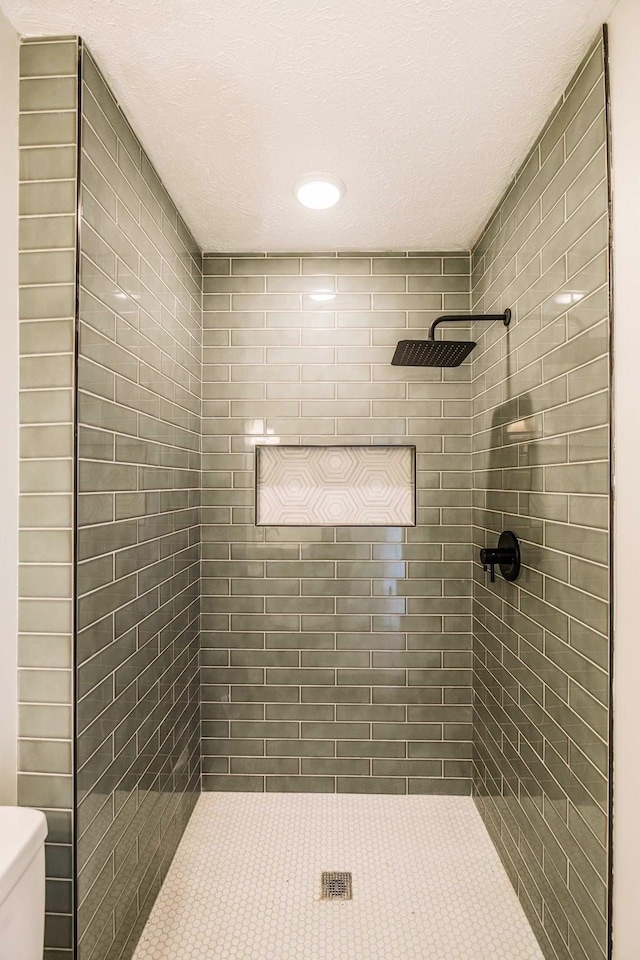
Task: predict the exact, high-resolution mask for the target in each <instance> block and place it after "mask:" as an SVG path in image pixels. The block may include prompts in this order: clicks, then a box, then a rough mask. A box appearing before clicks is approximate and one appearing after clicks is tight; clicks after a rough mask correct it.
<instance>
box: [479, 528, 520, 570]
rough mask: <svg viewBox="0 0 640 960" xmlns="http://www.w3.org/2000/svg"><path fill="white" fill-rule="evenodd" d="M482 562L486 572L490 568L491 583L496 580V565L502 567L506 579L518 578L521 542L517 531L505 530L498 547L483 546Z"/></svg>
mask: <svg viewBox="0 0 640 960" xmlns="http://www.w3.org/2000/svg"><path fill="white" fill-rule="evenodd" d="M480 563H481V564H482V567H483V569H484V570H485V572H486V571H487V570H489V572H490V577H491V583H495V582H496V570H495V568H496V566H499V567H500V573H501V574H502V576H503V577H504V579H505V580H511V581H513V580H517V579H518V576H519V574H520V544H519V543H518V538H517V537H516V535H515V533H512V532H511V530H503V531H502V533H501V534H500V537H499V538H498V546H497V547H483V548H482V549H481V550H480Z"/></svg>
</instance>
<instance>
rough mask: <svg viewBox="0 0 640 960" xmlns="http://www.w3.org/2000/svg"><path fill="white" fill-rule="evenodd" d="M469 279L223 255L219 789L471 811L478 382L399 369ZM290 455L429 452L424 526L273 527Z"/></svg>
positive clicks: (463, 271)
mask: <svg viewBox="0 0 640 960" xmlns="http://www.w3.org/2000/svg"><path fill="white" fill-rule="evenodd" d="M469 265H470V264H469V257H468V256H465V255H463V254H453V255H447V254H443V255H439V254H431V253H426V254H394V255H389V256H378V255H373V256H372V255H371V254H366V255H358V254H332V255H300V254H290V255H283V256H280V255H278V256H272V255H269V254H264V255H241V254H239V255H222V254H220V255H218V254H211V255H206V256H205V259H204V304H203V305H204V358H203V359H204V365H203V371H204V376H203V448H202V450H203V515H202V520H203V544H202V628H203V632H202V681H203V685H202V700H203V703H202V736H203V740H202V745H203V786H204V788H205V789H207V790H257V791H263V790H274V791H282V790H292V791H311V790H318V791H345V792H371V793H374V792H375V793H379V792H387V793H463V794H464V793H469V792H470V785H471V780H470V776H471V725H470V724H471V701H470V698H471V670H470V668H471V635H470V612H471V597H470V583H471V580H470V576H471V553H470V521H471V472H470V467H471V454H470V451H471V446H470V444H471V436H470V429H471V420H470V414H471V399H470V398H471V383H470V374H471V366H470V365H467V366H465V367H460V368H459V369H457V370H453V369H450V370H444V371H442V370H425V369H415V368H413V369H411V368H399V367H392V366H391V362H390V361H391V357H392V354H393V350H394V348H395V344H396V342H397V341H398V340H399V339H402V338H403V337H406V336H407V335H409V336H422V335H426V330H427V328H428V325H429V323H430V322H431V321H432V320H433V319H434V318H435V317H436V316H438V314H440V313H442V312H443V311H449V312H451V311H454V312H468V309H469V282H470V277H469V273H470V271H469ZM274 442H281V443H294V444H295V443H303V444H335V443H344V444H354V443H356V444H357V443H364V444H370V443H374V444H375V443H378V444H395V443H411V444H415V445H416V447H417V502H418V518H417V519H418V525H417V527H409V528H402V527H387V528H372V527H342V528H340V527H278V526H273V527H270V526H267V527H256V526H255V525H254V489H253V485H254V447H255V445H256V444H259V443H274Z"/></svg>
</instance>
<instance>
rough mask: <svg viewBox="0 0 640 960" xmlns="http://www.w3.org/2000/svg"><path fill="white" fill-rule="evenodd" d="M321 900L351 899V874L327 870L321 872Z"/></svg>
mask: <svg viewBox="0 0 640 960" xmlns="http://www.w3.org/2000/svg"><path fill="white" fill-rule="evenodd" d="M321 899H322V900H352V899H353V893H352V888H351V874H350V873H344V872H341V871H339V870H329V871H326V872H324V873H323V874H322V896H321Z"/></svg>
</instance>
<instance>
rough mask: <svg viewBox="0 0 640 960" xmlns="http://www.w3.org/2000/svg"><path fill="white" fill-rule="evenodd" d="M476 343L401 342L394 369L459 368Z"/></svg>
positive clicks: (394, 361) (452, 341) (456, 341)
mask: <svg viewBox="0 0 640 960" xmlns="http://www.w3.org/2000/svg"><path fill="white" fill-rule="evenodd" d="M474 347H475V343H474V342H473V341H471V340H401V341H400V342H399V344H398V346H397V347H396V352H395V353H394V355H393V359H392V361H391V363H392V365H393V366H394V367H459V366H460V364H461V363H462V361H463V360H464V359H465V358H466V357H468V356H469V354H470V353H471V351H472V350H473V348H474Z"/></svg>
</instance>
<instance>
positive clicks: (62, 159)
mask: <svg viewBox="0 0 640 960" xmlns="http://www.w3.org/2000/svg"><path fill="white" fill-rule="evenodd" d="M78 51H79V41H78V39H77V38H75V37H65V38H52V39H46V40H29V41H24V42H23V43H22V46H21V50H20V554H19V562H20V572H19V597H20V601H19V639H18V657H19V694H18V698H19V720H18V736H19V754H18V764H19V765H18V801H19V803H20V804H22V805H25V806H33V807H39V808H41V809H43V810H44V811H45V812H46V815H47V820H48V824H49V836H48V841H47V847H46V862H47V916H46V929H45V945H46V947H45V958H46V960H70V958H71V957H72V955H73V943H72V940H73V919H72V914H73V890H72V885H73V853H72V844H73V803H74V795H73V794H74V792H73V696H74V682H73V673H74V671H73V650H72V638H73V559H74V558H73V500H74V424H73V418H74V413H73V408H74V402H73V398H74V342H75V297H76V226H77V225H76V191H77V147H76V143H77V116H78Z"/></svg>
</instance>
